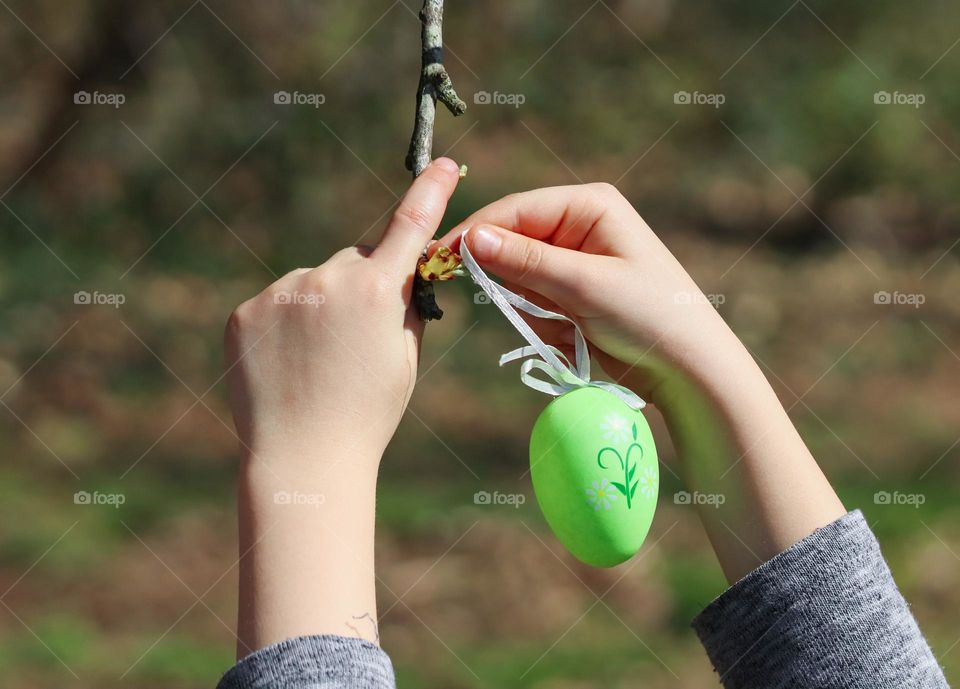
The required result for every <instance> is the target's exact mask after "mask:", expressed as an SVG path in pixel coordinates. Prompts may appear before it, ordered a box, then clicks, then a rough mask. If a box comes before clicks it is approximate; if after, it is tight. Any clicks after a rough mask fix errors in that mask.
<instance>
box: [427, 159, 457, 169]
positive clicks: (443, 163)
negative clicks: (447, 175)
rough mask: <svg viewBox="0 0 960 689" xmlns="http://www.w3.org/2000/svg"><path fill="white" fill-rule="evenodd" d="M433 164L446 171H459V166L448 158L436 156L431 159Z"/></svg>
mask: <svg viewBox="0 0 960 689" xmlns="http://www.w3.org/2000/svg"><path fill="white" fill-rule="evenodd" d="M433 164H434V165H436V166H437V167H439V168H443V169H444V170H446V171H447V172H460V166H459V165H457V164H456V163H455V162H453V161H452V160H450V159H449V158H437V159H436V160H434V161H433Z"/></svg>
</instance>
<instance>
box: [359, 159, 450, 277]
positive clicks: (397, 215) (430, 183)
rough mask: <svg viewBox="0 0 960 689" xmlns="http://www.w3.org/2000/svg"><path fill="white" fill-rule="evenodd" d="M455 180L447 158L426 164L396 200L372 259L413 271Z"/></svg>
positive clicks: (442, 211) (438, 220) (444, 206)
mask: <svg viewBox="0 0 960 689" xmlns="http://www.w3.org/2000/svg"><path fill="white" fill-rule="evenodd" d="M459 179H460V175H459V168H458V167H457V164H456V163H455V162H453V161H452V160H450V159H449V158H438V159H436V160H435V161H433V162H432V163H430V165H429V166H428V167H427V168H426V169H425V170H424V171H423V172H422V173H421V174H420V176H419V177H417V178H416V179H415V180H414V181H413V184H412V185H410V189H408V190H407V193H406V194H404V196H403V198H402V199H401V200H400V205H399V206H398V207H397V210H396V211H394V214H393V217H392V218H391V219H390V222H389V223H387V229H386V230H384V233H383V237H382V238H381V239H380V243H379V244H378V245H377V247H376V249H374V252H373V258H374V260H377V261H382V262H383V263H384V264H390V265H392V266H393V267H395V268H399V269H400V270H401V271H402V272H403V273H411V272H413V270H414V268H415V266H416V264H417V259H418V258H419V257H420V254H421V252H422V251H423V248H424V247H425V246H426V245H427V242H429V241H430V238H431V237H433V235H434V233H435V232H436V231H437V228H438V227H439V226H440V221H441V220H442V219H443V213H444V211H445V210H446V208H447V201H448V200H449V199H450V196H451V195H452V194H453V190H454V189H456V187H457V181H458V180H459Z"/></svg>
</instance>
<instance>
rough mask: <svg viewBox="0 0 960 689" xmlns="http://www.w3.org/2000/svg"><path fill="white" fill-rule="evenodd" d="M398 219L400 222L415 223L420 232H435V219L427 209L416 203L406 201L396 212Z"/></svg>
mask: <svg viewBox="0 0 960 689" xmlns="http://www.w3.org/2000/svg"><path fill="white" fill-rule="evenodd" d="M396 217H397V218H398V219H400V220H405V221H407V222H410V223H413V225H414V226H415V227H416V228H417V229H420V230H424V231H428V230H433V218H432V217H431V216H430V213H429V212H428V211H427V209H426V208H424V207H423V206H420V205H418V204H415V203H410V202H407V201H404V202H403V203H401V204H400V207H399V208H397V210H396Z"/></svg>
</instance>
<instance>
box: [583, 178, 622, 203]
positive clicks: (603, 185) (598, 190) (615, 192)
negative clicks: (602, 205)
mask: <svg viewBox="0 0 960 689" xmlns="http://www.w3.org/2000/svg"><path fill="white" fill-rule="evenodd" d="M587 187H588V188H589V189H590V190H591V191H593V192H594V193H595V194H597V195H598V196H601V197H603V198H604V199H618V198H622V194H621V193H620V190H619V189H617V188H616V187H615V186H613V185H612V184H610V182H592V183H590V184H588V185H587Z"/></svg>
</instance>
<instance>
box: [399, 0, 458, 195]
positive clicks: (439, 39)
mask: <svg viewBox="0 0 960 689" xmlns="http://www.w3.org/2000/svg"><path fill="white" fill-rule="evenodd" d="M420 22H421V25H422V28H421V32H420V39H421V45H422V52H421V67H420V83H419V85H418V86H417V113H416V119H415V120H414V125H413V136H412V137H411V138H410V149H409V150H408V152H407V161H406V163H407V169H408V170H410V171H411V172H413V176H414V177H416V176H417V175H419V174H420V173H421V172H423V169H424V168H425V167H426V166H427V165H429V164H430V161H431V160H432V159H433V123H434V120H435V119H436V112H437V100H438V99H439V100H440V102H441V103H443V104H444V105H445V106H447V109H448V110H449V111H450V112H451V113H453V114H454V116H456V115H462V114H463V113H464V112H465V111H466V109H467V104H466V103H464V102H463V101H462V100H461V99H460V96H458V95H457V92H456V91H455V90H454V88H453V82H452V81H450V75H449V74H447V69H446V68H445V67H444V66H443V0H424V2H423V9H421V10H420Z"/></svg>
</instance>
